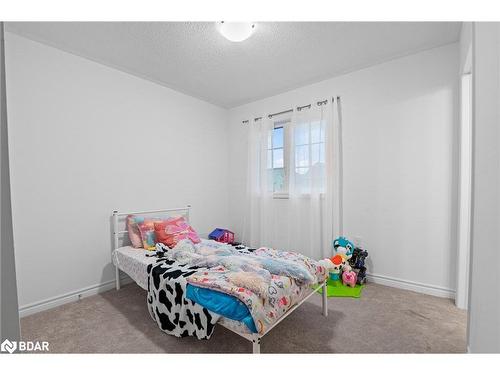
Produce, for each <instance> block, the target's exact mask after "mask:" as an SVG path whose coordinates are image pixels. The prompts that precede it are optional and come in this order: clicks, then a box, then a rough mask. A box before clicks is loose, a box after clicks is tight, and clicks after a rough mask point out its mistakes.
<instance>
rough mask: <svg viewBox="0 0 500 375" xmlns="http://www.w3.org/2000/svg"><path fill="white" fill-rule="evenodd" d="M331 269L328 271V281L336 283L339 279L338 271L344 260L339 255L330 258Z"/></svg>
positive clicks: (340, 269)
mask: <svg viewBox="0 0 500 375" xmlns="http://www.w3.org/2000/svg"><path fill="white" fill-rule="evenodd" d="M331 261H332V263H333V268H332V269H331V270H330V280H332V281H336V280H339V279H340V271H342V267H343V265H344V258H342V256H340V255H335V256H334V257H332V258H331Z"/></svg>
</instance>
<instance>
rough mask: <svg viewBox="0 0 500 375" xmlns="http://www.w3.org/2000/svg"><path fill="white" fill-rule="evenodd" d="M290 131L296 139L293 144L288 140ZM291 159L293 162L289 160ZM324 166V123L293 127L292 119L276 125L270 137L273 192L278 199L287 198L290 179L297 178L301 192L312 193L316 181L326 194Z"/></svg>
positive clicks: (297, 185) (295, 180) (316, 186)
mask: <svg viewBox="0 0 500 375" xmlns="http://www.w3.org/2000/svg"><path fill="white" fill-rule="evenodd" d="M289 132H291V135H292V136H293V140H292V141H291V142H289V141H287V139H288V138H289ZM290 143H291V144H293V147H294V151H293V152H292V153H291V152H290V151H289V148H290ZM291 157H293V160H289V159H290V158H291ZM324 166H325V124H324V121H319V120H318V121H302V122H298V123H297V124H296V125H295V126H294V127H293V128H291V120H290V119H286V120H281V121H276V122H274V126H273V129H272V130H271V131H270V132H269V136H268V148H267V169H268V172H269V173H268V176H269V180H270V181H269V189H270V190H272V192H273V193H274V195H275V196H277V197H286V195H287V193H288V181H289V179H290V177H292V178H293V180H292V182H293V183H294V187H295V191H297V192H299V193H302V194H308V193H310V192H311V186H312V185H313V182H314V186H315V189H319V191H320V192H324V185H325V183H324V180H325V168H324ZM290 173H291V174H293V176H290V175H289V174H290ZM318 186H319V188H318Z"/></svg>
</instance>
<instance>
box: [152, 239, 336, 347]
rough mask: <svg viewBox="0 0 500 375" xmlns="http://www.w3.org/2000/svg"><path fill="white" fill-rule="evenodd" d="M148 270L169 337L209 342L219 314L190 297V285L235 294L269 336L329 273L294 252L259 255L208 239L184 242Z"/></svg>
mask: <svg viewBox="0 0 500 375" xmlns="http://www.w3.org/2000/svg"><path fill="white" fill-rule="evenodd" d="M167 257H168V259H160V260H158V262H157V263H156V264H154V265H151V266H149V267H148V275H149V276H148V307H149V311H150V314H151V316H152V318H153V319H154V320H155V321H156V322H157V323H158V325H159V327H160V328H161V329H162V330H163V331H164V332H166V333H169V334H172V335H175V336H178V337H183V336H196V337H198V338H199V339H205V338H210V336H211V334H212V332H213V329H214V325H215V323H216V322H217V320H218V319H219V318H220V315H218V314H216V313H214V312H211V311H208V310H207V309H206V308H204V307H202V306H201V305H199V304H197V303H194V302H193V301H191V300H189V299H186V298H185V295H186V285H187V283H190V284H192V285H194V286H198V287H202V288H208V289H212V290H216V291H220V292H224V293H227V294H230V295H233V296H235V297H236V298H238V299H239V300H241V301H242V302H243V303H245V305H246V306H247V307H248V309H249V312H250V314H251V315H252V318H253V320H254V323H255V326H256V328H257V330H258V332H259V333H264V332H265V331H266V330H267V329H268V328H269V327H270V326H271V325H272V324H274V323H275V322H276V321H277V320H278V319H279V318H280V317H281V316H283V314H285V313H286V312H287V311H288V309H289V308H290V307H291V306H293V305H294V304H295V303H296V302H298V301H300V300H302V299H303V298H304V296H305V294H306V293H308V292H309V291H310V289H309V286H310V285H311V284H314V283H318V282H322V281H324V280H325V279H326V277H327V271H326V270H325V269H324V268H323V267H322V266H320V265H319V264H318V263H317V262H316V261H314V260H312V259H310V258H308V257H306V256H303V255H301V254H298V253H295V252H285V251H278V250H274V249H270V248H265V247H263V248H259V249H257V250H255V251H254V252H249V251H247V250H246V249H243V250H237V249H235V248H233V247H231V246H228V245H223V244H219V243H215V242H213V241H204V242H202V243H201V244H198V245H193V244H192V243H191V242H190V241H187V240H186V241H181V242H180V243H179V244H178V245H177V246H176V247H175V248H174V249H172V250H169V251H168V252H167Z"/></svg>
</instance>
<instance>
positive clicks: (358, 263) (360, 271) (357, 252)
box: [349, 247, 368, 285]
mask: <svg viewBox="0 0 500 375" xmlns="http://www.w3.org/2000/svg"><path fill="white" fill-rule="evenodd" d="M366 258H368V251H366V250H363V249H361V248H359V247H357V248H355V249H354V251H353V253H352V257H351V259H349V264H350V265H351V267H352V268H353V270H354V272H356V274H357V283H358V284H359V285H362V284H364V283H365V282H366V266H365V260H366Z"/></svg>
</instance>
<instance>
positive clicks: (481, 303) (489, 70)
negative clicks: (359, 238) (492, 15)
mask: <svg viewBox="0 0 500 375" xmlns="http://www.w3.org/2000/svg"><path fill="white" fill-rule="evenodd" d="M473 30H474V31H473V44H474V46H473V50H474V52H473V62H474V64H473V69H474V72H473V101H474V110H473V121H474V122H473V129H474V130H473V131H474V136H473V142H474V143H473V154H472V155H473V156H472V158H473V159H472V160H473V170H472V249H471V274H470V286H469V288H470V297H469V326H468V347H469V351H470V352H472V353H481V352H496V353H500V277H499V274H500V255H499V249H500V234H499V231H498V228H499V225H500V222H499V221H500V220H499V216H500V132H499V122H500V23H485V22H477V23H475V24H474V29H473Z"/></svg>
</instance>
